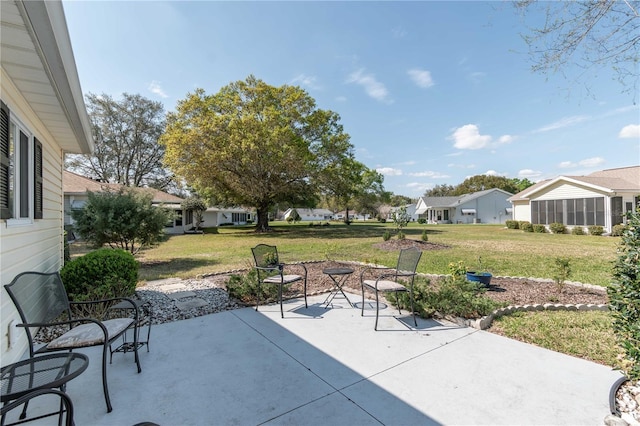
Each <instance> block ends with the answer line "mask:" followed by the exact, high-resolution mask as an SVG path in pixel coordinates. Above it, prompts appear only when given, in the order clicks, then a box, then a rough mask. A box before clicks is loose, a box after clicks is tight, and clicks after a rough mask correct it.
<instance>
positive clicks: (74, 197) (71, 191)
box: [62, 170, 184, 234]
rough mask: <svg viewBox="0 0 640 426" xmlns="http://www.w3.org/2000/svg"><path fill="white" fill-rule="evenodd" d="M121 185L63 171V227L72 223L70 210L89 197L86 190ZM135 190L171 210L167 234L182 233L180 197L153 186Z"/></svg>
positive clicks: (114, 187) (81, 205)
mask: <svg viewBox="0 0 640 426" xmlns="http://www.w3.org/2000/svg"><path fill="white" fill-rule="evenodd" d="M122 187H123V186H122V185H120V184H117V183H104V182H99V181H96V180H93V179H89V178H87V177H84V176H80V175H79V174H76V173H72V172H69V171H66V170H65V171H64V172H63V175H62V190H63V192H64V224H65V227H68V226H69V225H73V219H72V218H71V210H74V209H81V208H83V207H84V205H85V203H86V202H87V200H88V199H89V196H88V194H87V193H88V192H102V191H105V190H111V191H117V190H119V189H120V188H122ZM132 189H134V190H136V191H142V192H146V193H149V194H151V195H152V197H153V198H152V199H151V204H152V205H155V206H161V207H165V208H167V209H170V210H173V212H174V213H175V214H174V217H173V219H172V221H171V223H168V224H167V226H166V227H165V231H166V232H167V233H168V234H182V233H183V232H184V229H183V228H184V227H183V225H182V219H183V216H184V212H183V210H182V207H181V206H180V203H182V201H184V200H183V199H182V198H180V197H177V196H175V195H171V194H168V193H166V192H163V191H159V190H157V189H153V188H132Z"/></svg>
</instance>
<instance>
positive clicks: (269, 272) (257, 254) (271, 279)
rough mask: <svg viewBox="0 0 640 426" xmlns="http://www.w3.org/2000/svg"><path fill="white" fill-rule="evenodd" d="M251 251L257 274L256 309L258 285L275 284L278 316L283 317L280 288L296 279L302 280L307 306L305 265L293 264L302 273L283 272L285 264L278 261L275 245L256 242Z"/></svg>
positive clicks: (258, 303)
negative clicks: (278, 305) (278, 308)
mask: <svg viewBox="0 0 640 426" xmlns="http://www.w3.org/2000/svg"><path fill="white" fill-rule="evenodd" d="M251 252H252V253H253V260H254V261H255V270H256V274H257V276H258V288H257V291H256V311H257V310H258V306H259V305H260V292H261V291H260V287H261V285H262V284H269V285H277V286H278V301H279V302H280V316H281V317H282V318H284V308H283V307H282V288H283V287H284V286H285V285H287V284H291V283H294V282H296V281H302V282H303V286H304V306H305V308H308V307H309V305H308V304H307V267H306V266H304V265H303V264H301V263H298V264H296V265H295V266H297V267H300V268H302V270H303V271H304V274H303V275H294V274H285V273H284V269H285V267H286V266H293V265H285V264H284V263H281V262H280V259H279V257H278V249H277V248H276V246H270V245H267V244H258V245H257V246H255V247H253V248H252V249H251Z"/></svg>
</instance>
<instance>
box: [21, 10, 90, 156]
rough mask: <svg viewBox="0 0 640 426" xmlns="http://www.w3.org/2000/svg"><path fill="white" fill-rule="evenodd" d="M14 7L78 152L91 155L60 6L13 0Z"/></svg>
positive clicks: (80, 94)
mask: <svg viewBox="0 0 640 426" xmlns="http://www.w3.org/2000/svg"><path fill="white" fill-rule="evenodd" d="M15 4H16V6H17V8H18V11H19V12H20V15H21V16H22V18H23V21H24V24H25V27H26V29H27V31H28V33H29V35H30V36H31V39H32V41H33V44H34V47H35V50H36V52H37V53H38V56H39V57H40V60H41V62H42V65H43V69H44V72H45V73H46V74H47V76H48V77H49V81H50V83H51V87H52V89H53V91H54V92H55V94H56V97H57V98H58V101H59V103H60V107H61V108H62V110H63V112H64V114H65V116H66V118H67V120H68V122H69V125H70V126H71V129H72V131H73V133H74V135H75V137H76V141H77V143H78V148H79V151H80V152H81V153H83V154H89V153H91V152H93V149H94V142H93V137H92V135H91V126H90V123H89V116H88V115H87V110H86V106H85V103H84V99H83V94H82V89H81V87H80V79H79V77H78V70H77V68H76V65H75V58H74V56H73V50H72V48H71V39H70V38H69V31H68V28H67V21H66V19H65V16H64V9H63V6H62V2H61V1H24V0H16V2H15Z"/></svg>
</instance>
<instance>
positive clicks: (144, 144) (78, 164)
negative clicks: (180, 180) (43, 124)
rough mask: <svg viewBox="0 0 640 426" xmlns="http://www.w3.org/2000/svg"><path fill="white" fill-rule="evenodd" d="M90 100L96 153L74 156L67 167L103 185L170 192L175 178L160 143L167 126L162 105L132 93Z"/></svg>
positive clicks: (87, 97) (103, 95)
mask: <svg viewBox="0 0 640 426" xmlns="http://www.w3.org/2000/svg"><path fill="white" fill-rule="evenodd" d="M86 101H87V102H86V103H87V111H88V113H89V119H90V121H91V127H92V131H93V137H94V141H95V151H94V152H93V154H87V155H70V156H69V158H68V159H67V161H66V168H67V169H69V170H72V171H75V172H78V173H79V174H81V175H83V176H87V177H91V178H94V179H99V180H101V181H102V182H109V183H119V184H121V185H125V186H132V187H143V186H149V187H152V188H156V189H167V187H168V186H169V185H170V183H171V181H172V177H171V175H170V174H169V173H168V171H167V170H166V169H165V168H164V166H163V164H162V158H163V156H164V147H163V146H162V145H160V144H159V143H158V139H159V138H160V135H162V132H163V131H164V125H165V114H164V109H163V106H162V104H161V103H160V102H154V101H151V100H149V99H146V98H144V97H142V96H141V95H132V94H128V93H124V94H123V95H122V99H121V100H115V99H113V98H112V97H111V96H109V95H106V94H102V95H95V94H92V93H89V94H88V95H87V96H86Z"/></svg>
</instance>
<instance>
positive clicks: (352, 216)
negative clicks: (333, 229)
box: [333, 210, 371, 220]
mask: <svg viewBox="0 0 640 426" xmlns="http://www.w3.org/2000/svg"><path fill="white" fill-rule="evenodd" d="M346 217H347V211H346V210H342V211H341V212H338V213H336V214H334V215H333V218H334V219H335V220H344V219H345V218H346ZM369 219H371V215H370V214H369V213H359V212H356V211H352V210H349V220H369Z"/></svg>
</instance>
